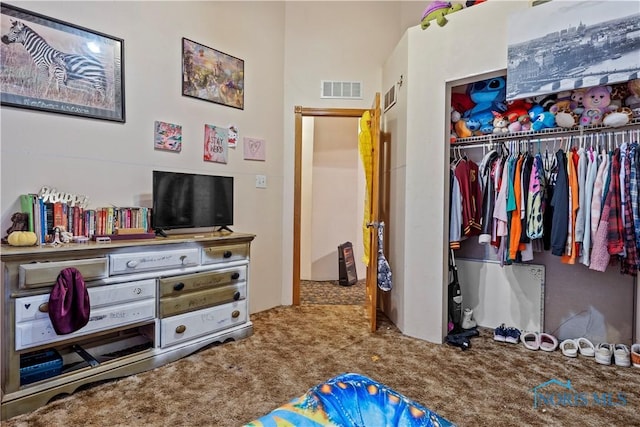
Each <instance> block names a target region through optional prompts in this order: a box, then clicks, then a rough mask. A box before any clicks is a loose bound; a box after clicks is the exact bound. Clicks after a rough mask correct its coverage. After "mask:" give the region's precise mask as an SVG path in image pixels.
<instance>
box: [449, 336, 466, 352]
mask: <svg viewBox="0 0 640 427" xmlns="http://www.w3.org/2000/svg"><path fill="white" fill-rule="evenodd" d="M446 342H447V344H449V345H452V346H454V347H460V349H461V350H463V351H464V350H466V349H468V348H470V347H471V341H469V338H467V337H462V336H460V335H447V338H446Z"/></svg>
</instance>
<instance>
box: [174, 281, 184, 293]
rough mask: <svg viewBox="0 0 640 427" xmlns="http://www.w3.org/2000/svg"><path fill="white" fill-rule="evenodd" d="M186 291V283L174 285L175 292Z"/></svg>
mask: <svg viewBox="0 0 640 427" xmlns="http://www.w3.org/2000/svg"><path fill="white" fill-rule="evenodd" d="M183 289H184V283H182V282H180V283H176V284H175V285H173V290H174V291H181V290H183Z"/></svg>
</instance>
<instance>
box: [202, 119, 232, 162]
mask: <svg viewBox="0 0 640 427" xmlns="http://www.w3.org/2000/svg"><path fill="white" fill-rule="evenodd" d="M227 134H228V129H226V128H222V127H219V126H214V125H204V157H203V158H204V160H205V161H207V162H215V163H227V151H228V150H227V138H228V135H227Z"/></svg>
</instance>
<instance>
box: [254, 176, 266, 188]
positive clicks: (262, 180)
mask: <svg viewBox="0 0 640 427" xmlns="http://www.w3.org/2000/svg"><path fill="white" fill-rule="evenodd" d="M256 188H267V176H266V175H256Z"/></svg>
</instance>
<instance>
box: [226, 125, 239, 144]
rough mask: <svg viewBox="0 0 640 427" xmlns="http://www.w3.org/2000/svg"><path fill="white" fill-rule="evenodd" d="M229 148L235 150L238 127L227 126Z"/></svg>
mask: <svg viewBox="0 0 640 427" xmlns="http://www.w3.org/2000/svg"><path fill="white" fill-rule="evenodd" d="M227 141H228V144H229V148H236V146H237V145H238V126H234V125H229V138H228V140H227Z"/></svg>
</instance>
